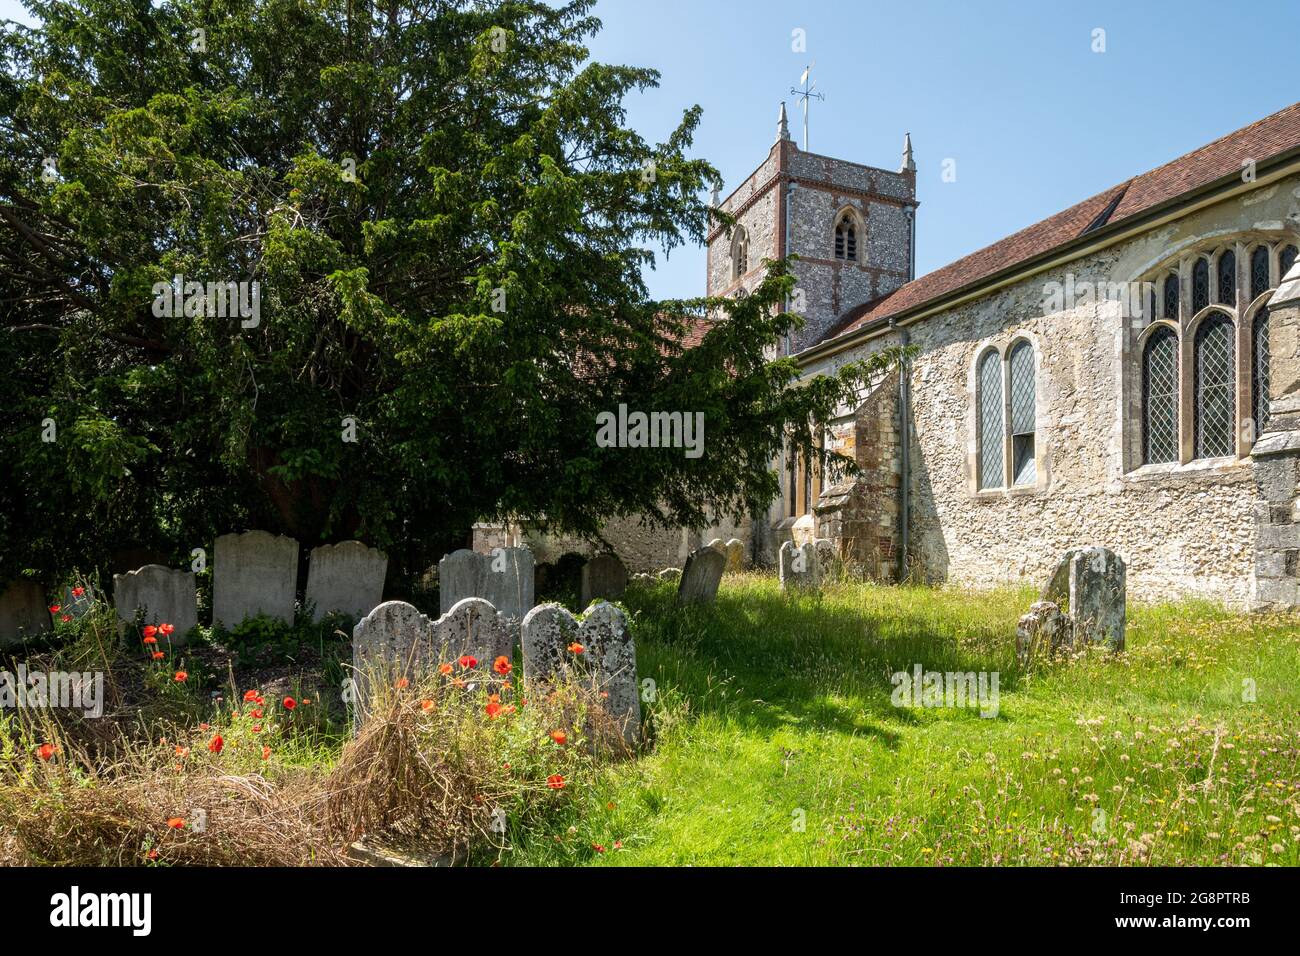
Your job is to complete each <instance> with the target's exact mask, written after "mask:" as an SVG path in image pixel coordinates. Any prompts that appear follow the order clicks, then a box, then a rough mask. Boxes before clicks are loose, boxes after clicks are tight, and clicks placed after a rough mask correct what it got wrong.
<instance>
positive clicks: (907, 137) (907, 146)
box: [898, 133, 916, 173]
mask: <svg viewBox="0 0 1300 956" xmlns="http://www.w3.org/2000/svg"><path fill="white" fill-rule="evenodd" d="M898 171H899V172H900V173H914V172H916V160H915V159H913V158H912V134H911V133H904V134H903V165H902V166H900V167H899V168H898Z"/></svg>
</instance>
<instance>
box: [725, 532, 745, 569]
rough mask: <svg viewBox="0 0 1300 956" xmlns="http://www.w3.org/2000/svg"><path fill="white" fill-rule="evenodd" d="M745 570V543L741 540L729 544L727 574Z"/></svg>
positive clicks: (733, 540) (736, 539)
mask: <svg viewBox="0 0 1300 956" xmlns="http://www.w3.org/2000/svg"><path fill="white" fill-rule="evenodd" d="M743 570H745V543H744V542H743V541H741V540H740V539H739V538H732V539H731V540H730V541H728V542H727V573H728V574H730V573H732V572H733V571H743Z"/></svg>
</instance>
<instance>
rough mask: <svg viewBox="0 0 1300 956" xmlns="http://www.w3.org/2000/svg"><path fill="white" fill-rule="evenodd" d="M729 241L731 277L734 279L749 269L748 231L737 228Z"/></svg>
mask: <svg viewBox="0 0 1300 956" xmlns="http://www.w3.org/2000/svg"><path fill="white" fill-rule="evenodd" d="M731 242H732V245H731V278H732V279H733V280H735V279H739V278H740V277H741V276H743V275H744V274H745V273H746V272H748V271H749V233H747V232H745V230H744V229H743V228H737V229H736V235H735V238H733V239H732V241H731Z"/></svg>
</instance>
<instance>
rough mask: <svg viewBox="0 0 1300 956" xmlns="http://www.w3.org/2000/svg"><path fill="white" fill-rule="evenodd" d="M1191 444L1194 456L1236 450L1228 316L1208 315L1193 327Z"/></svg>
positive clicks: (1233, 384)
mask: <svg viewBox="0 0 1300 956" xmlns="http://www.w3.org/2000/svg"><path fill="white" fill-rule="evenodd" d="M1193 355H1194V360H1193V363H1192V371H1193V387H1192V396H1193V411H1194V414H1195V421H1196V427H1195V435H1194V447H1195V457H1197V458H1222V457H1225V456H1228V455H1232V454H1235V453H1236V444H1235V437H1236V433H1237V429H1236V421H1235V419H1236V396H1235V395H1234V392H1235V390H1236V375H1235V360H1236V359H1235V349H1234V347H1233V327H1232V320H1231V319H1229V318H1228V317H1227V316H1226V315H1224V314H1223V313H1222V312H1214V313H1211V314H1210V315H1208V316H1207V317H1206V318H1205V320H1204V321H1203V322H1201V325H1200V327H1199V328H1198V329H1197V330H1196V340H1195V345H1194V348H1193Z"/></svg>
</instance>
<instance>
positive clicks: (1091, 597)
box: [1040, 546, 1127, 651]
mask: <svg viewBox="0 0 1300 956" xmlns="http://www.w3.org/2000/svg"><path fill="white" fill-rule="evenodd" d="M1126 578H1127V569H1126V568H1125V566H1124V561H1123V560H1122V559H1121V558H1120V556H1119V555H1117V554H1116V553H1115V552H1114V551H1111V550H1110V549H1109V548H1102V547H1097V546H1091V547H1086V548H1071V549H1070V550H1069V551H1067V552H1066V553H1065V554H1064V555H1063V556H1062V557H1061V560H1060V561H1059V562H1058V563H1057V566H1056V570H1055V571H1053V572H1052V576H1051V578H1050V579H1049V580H1048V582H1047V585H1046V586H1045V587H1044V588H1043V593H1042V595H1041V597H1040V600H1043V601H1052V602H1054V603H1056V604H1060V603H1062V602H1063V601H1064V602H1068V603H1067V608H1068V616H1069V619H1070V625H1071V631H1072V635H1073V639H1074V640H1075V641H1082V640H1086V641H1093V642H1097V641H1105V642H1106V643H1107V644H1109V645H1110V646H1111V648H1112V649H1114V650H1117V651H1119V650H1123V649H1124V631H1125V620H1126V602H1127V583H1126Z"/></svg>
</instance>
